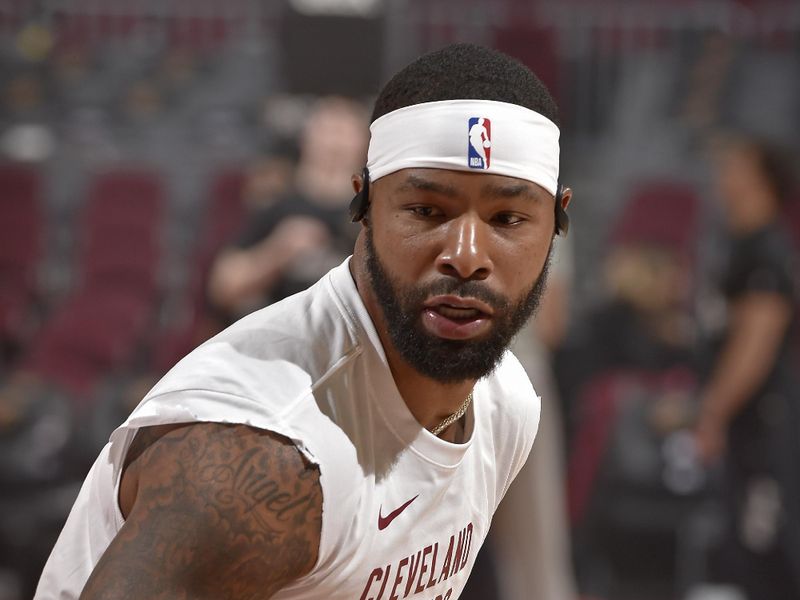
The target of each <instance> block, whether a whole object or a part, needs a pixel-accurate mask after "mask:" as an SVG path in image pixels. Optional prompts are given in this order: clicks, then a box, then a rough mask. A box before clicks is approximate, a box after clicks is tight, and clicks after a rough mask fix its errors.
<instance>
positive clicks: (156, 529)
mask: <svg viewBox="0 0 800 600" xmlns="http://www.w3.org/2000/svg"><path fill="white" fill-rule="evenodd" d="M126 478H128V480H129V481H133V482H134V484H135V485H134V487H133V489H134V494H135V499H134V500H133V502H132V503H131V506H130V508H129V514H128V516H127V519H126V522H125V525H124V526H123V527H122V529H121V530H120V532H119V534H118V535H117V537H116V538H115V539H114V541H113V542H112V544H111V545H110V546H109V548H108V550H107V551H106V553H105V554H104V555H103V557H102V558H101V560H100V562H99V563H98V565H97V567H96V568H95V571H94V573H93V574H92V576H91V577H90V579H89V582H88V583H87V587H86V590H85V592H84V595H85V597H86V598H95V597H101V596H99V595H98V596H92V595H89V594H90V593H91V591H92V589H93V587H94V588H95V589H97V590H102V591H103V595H102V597H103V598H117V597H120V598H121V597H126V598H128V597H132V598H139V597H141V598H145V597H147V598H161V597H182V596H185V595H189V596H197V597H214V598H237V599H239V598H253V599H255V598H269V597H270V596H271V595H272V594H273V593H274V592H275V591H276V590H278V589H280V588H281V587H284V586H285V585H286V584H287V583H289V582H290V581H292V580H294V579H296V578H298V577H300V576H302V575H303V574H306V573H308V572H309V571H310V570H311V568H312V567H313V566H314V564H315V562H316V559H317V554H318V549H319V535H320V529H321V523H322V492H321V488H320V485H319V471H318V469H317V468H316V467H315V466H314V465H312V464H310V463H309V462H308V461H307V460H306V459H305V457H303V455H302V454H301V453H300V452H299V451H298V450H297V448H296V447H295V445H294V444H293V442H291V441H290V440H288V439H287V438H284V437H282V436H280V435H277V434H275V433H272V432H268V431H264V430H259V429H254V428H251V427H247V426H244V425H222V424H214V423H199V424H192V425H188V426H179V427H175V426H171V427H169V428H165V429H158V428H147V429H144V430H142V431H140V432H139V434H138V435H137V437H136V439H135V440H134V442H133V443H132V445H131V448H130V450H129V452H128V457H127V460H126ZM131 478H132V479H131ZM124 482H125V479H123V483H124ZM129 488H130V485H129ZM121 500H122V498H121ZM121 504H124V502H121ZM123 508H124V507H123ZM126 585H129V586H131V587H125V586H126ZM109 586H111V587H112V588H114V589H119V594H118V595H109V589H110V588H109ZM151 586H152V587H151ZM132 594H133V595H132Z"/></svg>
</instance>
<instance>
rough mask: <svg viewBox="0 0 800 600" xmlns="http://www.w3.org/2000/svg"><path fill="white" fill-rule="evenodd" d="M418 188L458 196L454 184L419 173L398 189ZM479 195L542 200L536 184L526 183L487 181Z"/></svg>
mask: <svg viewBox="0 0 800 600" xmlns="http://www.w3.org/2000/svg"><path fill="white" fill-rule="evenodd" d="M409 190H419V191H423V192H433V193H436V194H441V195H443V196H447V197H448V198H455V197H456V196H458V189H457V188H456V187H455V186H452V185H447V184H444V183H439V182H438V181H431V180H430V179H425V178H424V177H420V176H419V175H413V174H412V175H408V176H407V177H406V179H405V181H403V183H402V184H400V187H399V188H398V191H409ZM481 196H484V197H487V196H488V197H495V198H518V197H524V198H530V199H531V200H535V201H537V202H541V201H542V200H543V195H542V193H541V192H539V190H537V189H536V186H534V185H530V184H528V183H510V184H506V185H503V184H497V183H487V184H486V185H484V186H483V187H482V188H481Z"/></svg>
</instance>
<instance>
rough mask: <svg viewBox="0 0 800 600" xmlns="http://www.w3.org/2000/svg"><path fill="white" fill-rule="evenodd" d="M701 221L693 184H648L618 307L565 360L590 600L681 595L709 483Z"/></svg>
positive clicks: (572, 479) (612, 252)
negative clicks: (700, 411) (697, 339)
mask: <svg viewBox="0 0 800 600" xmlns="http://www.w3.org/2000/svg"><path fill="white" fill-rule="evenodd" d="M696 215H697V197H696V195H695V194H694V192H693V191H692V190H691V189H690V188H686V187H685V186H681V185H677V184H672V183H666V182H647V184H645V185H643V186H642V187H641V188H640V189H639V190H638V191H637V192H636V193H635V194H634V195H633V196H632V198H631V201H630V202H629V203H628V205H627V206H626V207H625V209H624V211H623V212H622V214H621V216H620V219H619V221H618V222H617V224H616V225H615V227H614V229H613V231H612V236H611V240H610V241H611V247H610V249H609V252H608V255H607V257H606V262H605V270H604V272H603V275H604V284H605V287H606V289H607V297H606V298H605V299H604V300H603V301H602V302H601V303H600V304H599V305H598V306H597V307H596V308H595V309H594V310H593V311H592V312H591V313H590V314H588V315H587V316H586V317H585V318H584V319H582V320H581V321H580V322H579V323H578V324H577V326H576V327H575V328H574V330H573V332H572V334H571V336H570V339H569V340H568V342H567V345H566V347H565V348H564V350H563V351H562V352H560V354H559V355H558V362H557V369H558V376H559V385H560V388H561V390H562V392H563V397H564V398H565V400H566V401H567V403H568V414H569V417H570V418H569V422H570V425H571V427H570V429H571V431H570V434H571V435H570V436H569V438H570V440H569V444H568V450H569V461H568V508H569V516H570V522H571V524H572V528H573V549H574V556H575V563H576V572H577V576H578V585H579V591H580V592H581V594H582V597H596V598H606V599H608V600H612V599H613V600H641V599H643V598H646V599H647V600H666V599H671V598H675V597H677V589H676V586H675V581H676V579H677V576H676V570H677V565H676V555H677V552H678V548H677V544H678V541H677V539H676V531H677V530H678V529H679V526H680V524H681V522H682V521H683V519H684V518H685V516H686V514H687V513H688V511H689V510H691V508H692V507H693V506H694V503H695V501H696V497H697V494H698V493H699V492H700V490H701V488H702V485H703V480H702V470H701V469H700V467H699V465H696V464H693V463H692V461H691V460H686V455H687V450H686V448H687V446H688V447H689V450H688V452H691V433H690V429H689V427H690V425H691V415H692V412H693V411H692V399H693V398H694V396H695V394H696V391H697V381H696V377H695V374H694V372H695V363H696V358H695V356H696V352H695V350H694V321H693V319H692V315H691V313H690V310H689V309H690V303H689V299H690V292H691V285H690V284H691V280H692V274H693V259H694V254H693V249H694V242H695V227H694V224H695V220H696ZM643 548H646V549H647V550H646V551H643Z"/></svg>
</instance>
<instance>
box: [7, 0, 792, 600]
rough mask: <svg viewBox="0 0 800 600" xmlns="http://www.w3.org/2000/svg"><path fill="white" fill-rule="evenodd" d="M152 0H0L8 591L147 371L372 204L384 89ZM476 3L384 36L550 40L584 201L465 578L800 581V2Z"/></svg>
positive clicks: (522, 45)
mask: <svg viewBox="0 0 800 600" xmlns="http://www.w3.org/2000/svg"><path fill="white" fill-rule="evenodd" d="M66 4H67V5H68V4H69V3H66ZM80 4H81V3H80V2H76V6H78V5H80ZM89 4H91V3H89ZM145 4H146V3H143V4H142V6H141V7H140V8H141V10H142V11H143V12H144V13H146V15H145V17H141V16H140V17H138V18H137V17H136V15H135V12H136V11H132V12H131V15H129V16H130V18H124V15H123V16H121V15H120V14H116V15H114V17H113V19H111V17H108V15H105V16H104V15H102V14H98V7H97V6H96V3H95V4H91V7H90V8H91V10H87V11H85V12H81V11H80V10H78V11H75V12H69V11H66V12H64V13H63V14H62V13H57V11H55V12H53V10H50V12H48V10H47V7H48V6H49V4H48V3H46V2H45V3H37V2H27V1H26V2H21V3H20V7H23V6H24V7H25V9H24V10H23V9H21V8H20V9H19V10H16V9H7V8H3V7H0V42H2V43H0V53H1V54H2V65H3V66H2V70H0V102H1V103H2V109H1V110H2V112H0V481H1V482H2V487H0V489H2V494H0V600H18V599H21V598H27V597H30V596H31V594H32V590H33V585H35V582H36V580H37V577H38V574H39V571H40V569H41V567H42V565H43V563H44V560H45V559H46V557H47V555H48V553H49V550H50V548H51V547H52V545H53V543H54V541H55V537H56V536H57V535H58V532H59V531H60V528H61V525H62V524H63V521H64V519H65V518H66V515H67V512H68V511H69V508H70V507H71V504H72V502H73V501H74V498H75V496H76V495H77V491H78V486H79V485H80V482H81V481H82V479H83V477H84V475H85V473H86V471H87V470H88V467H89V466H90V464H91V462H92V461H93V460H94V458H95V456H96V454H97V452H98V451H99V449H100V448H101V447H102V446H103V444H104V443H105V441H106V439H107V437H108V435H109V433H110V432H111V431H112V430H113V429H114V428H115V427H116V426H117V425H118V424H120V423H121V422H122V421H123V420H124V418H125V416H126V415H127V413H128V412H129V411H130V410H131V409H132V408H133V407H134V406H135V405H136V404H137V403H138V401H139V399H140V398H141V397H142V396H143V394H144V393H145V392H146V391H147V390H148V389H149V387H150V386H151V385H152V384H153V383H154V382H155V381H156V380H157V379H158V378H159V377H160V376H161V375H163V373H165V372H166V371H167V370H168V369H169V368H170V367H171V366H172V365H173V364H175V363H176V362H177V361H178V360H180V358H181V357H182V356H184V355H185V354H186V353H188V352H189V351H190V350H191V349H192V348H194V347H196V346H197V345H199V344H201V343H202V342H203V341H205V340H206V339H208V338H209V337H211V336H213V335H214V334H215V333H217V332H218V331H220V330H221V329H222V328H224V327H225V326H227V325H228V324H230V323H232V322H233V321H234V320H236V319H238V318H239V317H241V316H242V315H244V314H246V313H248V312H250V311H252V310H255V309H257V308H259V307H262V306H265V305H267V304H269V303H272V302H275V301H278V300H280V299H281V298H284V297H286V296H288V295H290V294H293V293H295V292H297V291H299V290H301V289H304V288H305V287H307V286H308V285H309V284H310V283H312V282H314V281H316V280H317V279H318V278H319V277H320V276H321V275H322V274H324V273H325V272H327V271H328V270H329V269H330V268H331V267H333V266H335V265H337V264H339V263H340V262H341V261H342V260H344V258H345V257H347V256H348V255H349V254H350V252H351V249H352V245H353V242H354V240H355V236H356V235H357V232H358V228H357V227H358V226H356V225H354V224H352V223H350V222H349V219H348V218H347V206H348V203H349V200H350V198H351V197H352V188H351V181H350V178H351V175H352V174H353V173H358V172H360V170H361V168H362V167H363V165H364V162H365V153H366V146H367V142H368V137H367V136H368V129H367V128H368V115H369V98H365V97H363V96H362V95H360V94H361V92H360V91H358V92H357V93H353V92H354V90H348V89H342V90H331V89H325V90H319V91H318V93H317V94H313V93H306V94H296V93H291V94H290V93H288V92H289V91H290V90H289V88H290V87H291V86H290V85H289V84H288V83H287V81H288V79H290V78H288V77H287V76H286V74H285V73H281V70H280V68H279V65H281V64H282V62H285V61H284V60H283V58H282V57H281V48H280V45H278V44H276V43H275V39H277V38H270V37H269V36H265V35H264V32H263V31H262V30H261V29H259V28H253V27H252V26H251V25H252V24H250V25H248V26H247V27H244V28H240V29H236V26H237V23H238V24H239V25H241V23H240V22H237V21H236V20H235V19H234V18H233V17H231V19H232V20H226V19H228V17H226V13H224V11H222V12H220V13H219V14H215V15H212V16H208V15H207V13H202V12H201V14H200V15H199V16H198V15H197V14H193V13H192V12H191V9H190V8H189V9H186V10H185V11H184V12H180V11H177V12H176V13H175V14H176V15H179V16H180V18H178V17H176V16H175V15H172V16H170V15H169V14H167V15H166V16H165V14H164V13H158V14H155V13H153V14H150V13H148V8H147V6H145ZM234 4H236V3H234ZM239 4H241V6H249V5H253V6H261V7H262V8H263V6H266V5H268V4H270V3H267V2H251V3H248V2H244V1H243V2H240V3H239ZM239 4H236V6H239ZM276 4H277V3H276ZM299 4H303V3H299ZM306 4H313V3H306ZM344 4H347V3H344ZM354 4H358V3H357V2H356V3H354ZM376 4H378V5H381V4H383V3H376ZM467 4H468V5H469V6H470V7H471V11H472V12H470V10H465V11H463V12H462V13H459V14H455V13H453V14H450V12H453V11H450V12H448V11H447V2H443V1H440V2H431V3H425V2H421V1H420V2H415V1H408V2H397V3H392V2H386V3H385V5H386V6H385V13H386V14H385V19H386V22H385V31H386V35H385V39H383V40H382V42H381V43H382V44H384V51H385V54H386V56H387V57H388V58H387V59H386V60H387V62H391V57H392V56H395V57H402V56H404V55H405V54H408V53H410V54H417V53H421V52H423V51H425V50H428V49H432V48H433V47H436V45H438V44H441V43H445V42H449V41H476V42H483V43H491V44H492V45H494V46H496V47H498V48H499V49H502V50H505V51H507V52H509V53H511V54H513V55H515V56H518V57H519V58H520V59H521V60H523V61H525V62H526V63H528V64H529V65H530V66H531V67H532V68H533V69H534V70H536V71H537V72H539V74H540V75H541V76H542V78H543V79H544V81H545V83H547V84H548V85H549V86H551V88H552V90H553V92H554V95H555V96H556V98H557V100H558V101H559V102H560V105H561V107H562V121H563V122H562V173H563V175H562V182H563V183H565V184H567V185H569V186H570V187H572V188H573V189H574V190H575V201H574V202H573V206H571V212H572V223H573V225H572V228H571V231H570V235H569V237H567V238H566V239H565V240H562V239H558V240H556V242H555V244H556V246H555V253H554V257H553V264H552V266H551V275H550V283H549V287H548V291H547V295H546V297H545V299H544V301H543V304H542V307H541V309H540V312H539V314H538V315H537V317H536V319H535V321H534V322H533V323H532V324H531V325H530V326H529V327H527V328H526V329H525V330H524V331H523V332H522V333H521V334H520V336H519V338H518V340H517V342H516V345H515V351H516V353H517V355H518V356H519V357H520V359H521V361H522V362H523V365H524V366H525V367H526V369H527V370H528V372H529V374H530V375H531V378H532V380H533V382H534V385H535V387H536V389H537V391H538V392H539V394H540V395H541V396H542V405H543V414H542V426H541V429H540V433H539V437H538V438H537V441H536V444H535V445H534V451H533V454H532V457H531V459H530V460H529V462H528V465H526V467H525V469H524V470H523V472H522V474H521V475H520V477H519V479H518V481H517V482H515V484H514V486H512V488H511V490H510V491H509V494H508V496H507V498H506V500H505V501H504V503H503V505H502V506H501V508H500V510H499V511H498V514H497V515H496V517H495V520H494V524H493V528H492V532H491V534H490V540H489V543H488V544H487V545H486V547H485V548H484V550H483V551H482V552H481V555H480V559H479V564H478V565H477V567H476V571H475V573H474V576H473V579H472V581H471V583H470V588H469V589H468V590H467V591H466V592H465V594H464V598H467V599H473V598H474V599H487V598H488V599H492V598H497V599H498V600H578V598H582V599H585V600H589V599H592V600H601V599H602V600H672V599H675V600H678V599H681V600H713V599H718V600H761V599H764V600H784V599H785V600H797V599H798V598H800V435H798V433H800V385H798V383H799V381H798V380H800V358H799V356H800V355H798V353H797V351H798V350H800V346H798V344H800V334H798V333H797V328H796V324H795V321H796V314H797V307H798V302H799V300H798V298H799V296H798V294H799V293H800V290H798V287H797V275H798V273H799V272H800V271H798V263H797V260H796V256H797V247H798V243H800V191H799V188H798V185H797V182H796V181H795V175H796V174H797V173H798V169H797V160H796V152H797V151H798V147H797V139H796V132H797V130H798V123H799V122H800V110H798V109H797V107H798V106H800V101H798V100H800V79H798V78H797V73H798V72H800V13H798V12H797V11H795V12H786V13H785V14H786V15H794V17H793V18H794V20H791V19H789V18H788V17H787V18H786V19H784V20H783V21H781V24H782V27H780V26H778V25H777V24H776V23H777V21H776V18H775V15H778V16H780V15H783V14H784V13H782V12H780V10H778V9H781V10H783V9H782V8H781V7H785V6H786V5H788V3H775V5H776V6H777V7H778V9H776V11H777V12H771V13H769V15H771V18H772V21H770V22H771V23H772V26H771V27H772V28H771V29H770V28H768V27H766V26H763V27H762V25H761V23H762V21H760V20H759V13H758V10H757V9H755V8H753V7H751V6H749V5H750V4H752V3H736V2H709V3H705V4H703V3H699V4H698V5H696V6H695V8H696V12H695V13H692V14H693V15H694V17H691V16H682V17H681V18H677V17H676V16H675V15H678V14H679V13H677V12H676V13H664V15H666V16H669V15H672V17H673V18H672V20H665V21H664V22H665V23H667V24H666V25H664V26H663V28H662V29H659V27H658V26H657V25H656V24H655V23H654V21H653V20H652V19H649V20H648V19H647V18H645V17H643V13H642V11H641V10H639V9H638V8H635V9H634V8H632V9H631V11H632V12H631V13H630V14H627V13H625V11H624V8H623V7H622V5H620V4H619V3H613V2H601V3H597V5H603V6H605V9H606V10H605V12H602V11H600V10H599V9H598V8H597V7H594V8H591V7H588V6H586V5H585V3H584V4H580V5H577V4H574V3H571V2H562V3H547V2H534V3H531V5H530V7H528V6H523V4H524V3H520V2H513V1H510V0H507V1H504V2H501V3H499V5H498V6H502V7H503V11H500V12H499V13H498V15H499V16H497V15H496V16H495V21H494V23H493V25H492V27H493V29H491V30H481V29H479V27H478V25H477V23H478V21H479V19H478V18H477V17H476V15H478V16H481V15H483V13H479V11H480V10H482V9H481V8H479V6H478V4H475V5H474V6H473V3H467ZM668 4H670V3H658V2H656V3H654V5H655V7H656V8H654V10H655V11H656V14H658V10H667V8H666V5H668ZM689 4H691V3H689ZM166 5H170V3H166ZM178 5H181V6H183V4H181V3H179V2H178V3H176V4H175V6H178ZM232 6H233V5H232ZM593 6H594V5H593ZM698 6H699V8H698ZM703 7H705V9H707V10H708V11H709V14H710V13H713V14H714V15H717V16H719V15H720V14H722V15H728V16H730V15H733V16H734V17H737V18H738V17H742V16H743V15H744V16H745V17H747V18H748V19H750V21H747V20H746V19H745V20H744V21H743V23H745V24H741V23H740V24H739V25H738V26H732V28H728V29H726V27H723V26H720V23H719V22H714V23H713V24H709V23H710V21H709V18H707V13H703V11H702V9H703ZM737 7H738V8H737ZM17 8H19V7H17ZM51 8H52V7H51ZM184 8H186V7H183V8H182V9H181V10H184ZM684 8H686V7H684ZM401 9H406V10H405V13H403V10H401ZM198 10H199V9H198ZM230 10H231V11H232V12H231V14H234V16H235V10H234V8H230ZM3 11H5V12H3ZM187 11H188V12H187ZM714 11H716V12H714ZM725 11H728V12H725ZM737 11H738V12H737ZM99 12H100V13H102V11H99ZM167 12H168V11H167ZM456 12H458V11H456ZM685 12H687V14H688V12H690V11H688V8H686V11H685ZM56 13H57V14H56ZM400 13H403V14H404V15H405V16H403V17H401V16H400ZM258 14H259V16H260V18H262V19H264V22H266V23H267V25H265V27H274V28H279V27H280V21H279V20H277V17H275V14H276V11H274V10H271V9H270V10H265V11H263V12H261V13H258ZM680 14H681V15H682V14H683V13H680ZM43 15H44V16H46V17H48V18H47V19H45V18H42V17H43ZM181 15H182V16H181ZM186 15H188V16H186ZM470 15H472V16H470ZM520 15H521V16H520ZM637 15H638V16H637ZM483 16H485V15H483ZM579 16H582V20H581V19H580V18H579ZM56 17H58V18H56ZM102 18H105V19H106V20H105V21H102V22H101V21H100V19H102ZM370 18H374V16H370ZM109 19H111V20H109ZM137 19H138V20H137ZM159 19H160V20H159ZM270 19H276V20H275V21H274V22H273V21H270ZM392 19H400V20H398V21H392ZM402 19H405V20H402ZM626 19H627V20H626ZM692 19H695V21H693V20H692ZM731 22H733V23H734V24H735V23H738V22H739V21H738V20H736V19H734V18H732V19H731ZM587 23H588V24H589V25H587ZM748 23H749V25H747V24H748ZM592 24H594V29H592ZM737 27H738V28H737ZM409 31H413V32H414V33H415V35H414V36H408V35H404V34H406V33H408V32H409ZM137 32H138V33H137ZM401 41H402V43H401ZM392 44H396V45H397V47H394V46H392ZM414 44H416V45H414ZM318 51H319V52H324V49H319V50H318ZM363 52H365V53H369V52H370V49H369V48H365V49H363ZM400 62H402V60H400ZM340 66H341V65H340ZM298 68H299V67H298ZM331 68H334V67H333V66H332V67H331ZM387 71H388V72H391V68H388V69H387ZM375 89H377V86H376V87H375ZM312 91H313V90H312ZM331 92H337V93H331ZM586 98H590V100H586Z"/></svg>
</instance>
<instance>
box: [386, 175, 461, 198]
mask: <svg viewBox="0 0 800 600" xmlns="http://www.w3.org/2000/svg"><path fill="white" fill-rule="evenodd" d="M398 190H399V191H407V190H420V191H423V192H434V193H437V194H442V195H443V196H448V197H450V198H454V197H455V196H457V195H458V190H456V188H455V187H453V186H452V185H445V184H443V183H438V182H436V181H431V180H430V179H424V178H422V177H419V176H418V175H409V176H408V177H406V180H405V181H404V182H403V183H402V184H401V185H400V187H399V188H398Z"/></svg>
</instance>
